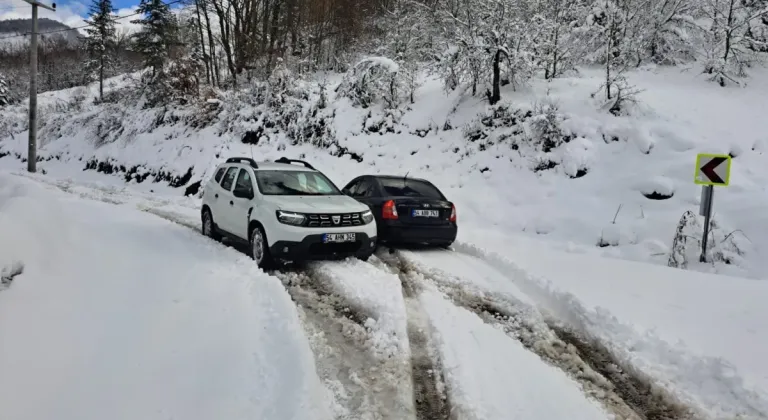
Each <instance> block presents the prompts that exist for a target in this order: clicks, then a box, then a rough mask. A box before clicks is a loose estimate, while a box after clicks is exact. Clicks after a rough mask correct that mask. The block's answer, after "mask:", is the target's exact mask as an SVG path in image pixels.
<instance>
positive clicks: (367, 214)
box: [360, 210, 373, 225]
mask: <svg viewBox="0 0 768 420" xmlns="http://www.w3.org/2000/svg"><path fill="white" fill-rule="evenodd" d="M360 217H362V218H363V223H364V224H366V225H367V224H368V223H371V222H372V221H373V213H371V211H370V210H366V211H364V212H362V213H361V214H360Z"/></svg>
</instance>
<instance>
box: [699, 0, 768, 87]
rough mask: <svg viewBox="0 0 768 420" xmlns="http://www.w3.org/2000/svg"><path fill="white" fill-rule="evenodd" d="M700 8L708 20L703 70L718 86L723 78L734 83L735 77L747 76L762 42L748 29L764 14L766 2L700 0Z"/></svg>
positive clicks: (763, 44)
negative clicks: (708, 28) (701, 4)
mask: <svg viewBox="0 0 768 420" xmlns="http://www.w3.org/2000/svg"><path fill="white" fill-rule="evenodd" d="M702 11H703V13H704V15H705V16H707V18H708V19H709V20H710V21H711V22H712V26H711V28H710V30H709V31H708V32H707V33H706V50H705V54H706V59H707V62H706V63H705V71H706V72H707V73H709V74H711V75H712V77H711V80H713V81H716V82H717V83H719V84H720V85H721V86H725V85H726V83H727V82H726V81H731V82H733V83H735V84H738V83H739V82H738V81H737V79H738V78H740V77H745V76H747V68H749V67H750V66H752V65H753V64H755V63H756V62H758V61H761V59H762V57H761V56H760V55H759V51H760V47H766V45H765V43H764V42H762V41H760V40H759V39H755V38H754V31H752V30H751V29H752V28H753V27H755V26H757V25H760V24H762V23H763V18H764V17H766V16H768V5H766V4H765V3H762V4H761V3H757V2H751V1H742V0H704V2H703V6H702ZM756 47H757V48H756Z"/></svg>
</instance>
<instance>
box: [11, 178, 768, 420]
mask: <svg viewBox="0 0 768 420" xmlns="http://www.w3.org/2000/svg"><path fill="white" fill-rule="evenodd" d="M0 177H1V178H0V232H2V235H3V236H2V237H0V269H3V270H4V272H3V275H4V277H3V278H10V276H8V275H6V272H7V273H11V272H14V271H19V270H18V266H19V265H18V263H16V264H15V265H14V262H16V261H20V262H22V263H23V272H22V273H21V274H18V273H17V274H18V275H15V276H13V278H12V279H11V280H9V281H7V282H5V283H4V284H5V285H4V286H2V287H0V372H2V373H3V375H0V418H2V419H5V418H10V419H15V418H25V419H27V418H28V419H32V420H37V419H41V420H42V419H48V418H53V417H55V418H63V419H75V418H77V419H90V418H94V419H95V418H105V417H110V418H126V419H128V418H143V419H153V418H158V419H159V418H169V417H172V416H177V417H178V418H185V419H196V418H200V419H203V418H206V419H208V418H225V417H226V418H261V419H267V420H272V419H275V420H283V419H294V418H295V419H325V418H335V419H361V420H379V419H392V420H406V419H413V420H425V419H448V418H451V419H453V418H456V419H466V420H502V419H503V420H507V419H509V420H518V419H519V420H525V419H532V418H535V419H542V420H549V419H563V418H569V419H609V418H622V419H633V420H634V419H638V420H639V419H654V420H665V419H669V420H671V419H696V420H699V419H707V418H708V416H707V412H706V411H699V410H698V409H701V408H702V407H705V408H706V407H707V404H708V403H707V402H704V403H702V404H701V406H700V407H696V409H693V408H691V407H688V406H685V405H683V404H682V403H680V402H679V400H678V399H677V398H676V397H673V396H672V394H674V392H672V393H669V392H668V391H669V390H670V387H669V386H667V387H665V388H660V387H657V386H655V385H657V384H655V385H652V383H651V382H653V381H652V380H650V379H649V378H647V377H646V376H644V375H641V374H639V373H638V372H637V371H635V370H634V369H632V366H630V365H627V364H626V360H619V359H617V358H616V357H615V355H614V353H615V352H614V351H613V350H615V348H614V346H611V345H609V344H611V343H600V342H596V341H594V340H593V339H592V337H594V336H598V337H600V338H603V339H606V337H608V339H610V336H607V335H600V334H593V335H592V336H591V337H587V336H585V335H583V333H584V332H585V331H587V330H586V329H574V328H572V327H573V324H571V325H568V324H564V323H561V322H559V321H558V320H557V319H553V318H551V313H549V312H547V313H546V314H545V313H544V312H541V311H540V310H541V309H542V307H547V305H545V303H547V302H546V298H547V296H545V295H544V294H542V291H541V290H539V289H536V288H532V287H530V286H531V284H532V283H531V280H530V279H529V278H527V277H526V278H522V277H525V275H526V274H525V273H523V272H521V271H520V270H519V269H518V268H516V266H513V265H505V264H501V263H499V261H497V260H495V259H494V258H492V257H491V256H490V254H487V253H483V252H480V251H479V250H478V249H475V248H472V247H471V246H468V245H465V244H458V245H457V247H456V249H454V250H453V251H445V250H440V251H397V252H394V253H391V254H390V253H388V252H387V250H385V249H383V250H380V251H379V252H377V254H376V255H375V256H374V257H372V258H371V260H370V261H369V262H367V263H366V262H361V261H357V260H354V259H350V260H346V261H340V262H317V263H309V264H306V265H305V266H302V267H296V268H294V269H290V270H284V271H280V272H271V273H263V272H262V271H261V270H259V269H257V268H256V266H255V265H254V264H253V263H252V262H251V261H250V260H249V259H248V258H247V257H246V256H245V255H243V254H241V253H239V252H238V251H237V250H235V249H231V248H227V247H225V246H223V245H222V244H217V243H214V242H211V241H210V240H208V239H207V238H204V237H202V235H200V234H199V233H198V232H199V216H198V211H199V210H198V203H196V202H195V201H194V200H192V199H187V198H178V199H177V198H173V197H163V196H157V195H152V194H141V193H137V192H135V191H131V190H129V189H126V188H119V187H105V186H103V185H97V184H91V185H83V184H76V183H73V182H71V181H58V180H54V179H51V178H47V177H44V176H38V175H32V176H29V175H25V174H17V175H3V174H0ZM6 238H13V239H12V240H5V239H6ZM3 288H5V289H6V290H3ZM584 293H586V292H584ZM547 309H551V308H547ZM590 332H591V331H590ZM51 349H55V351H52V350H51ZM609 349H610V350H609ZM665 385H670V383H665ZM674 385H675V383H674V382H672V383H671V385H670V386H672V387H673V388H674ZM62 389H63V390H65V392H62V391H61V390H62ZM673 390H674V389H673ZM713 398H715V397H713ZM756 398H757V399H752V400H749V401H750V402H751V406H747V407H746V408H744V409H743V410H741V411H740V412H741V413H742V414H745V416H744V417H742V418H744V419H753V418H754V419H760V418H762V417H761V416H762V411H761V410H762V409H763V408H762V407H761V406H760V404H761V401H762V400H760V398H759V397H756ZM553 401H556V403H553ZM686 402H688V401H686ZM699 402H701V401H699ZM711 403H712V402H711V401H709V404H711ZM727 408H729V410H730V409H731V408H733V407H727ZM693 410H696V411H693ZM736 411H738V410H736V409H733V410H731V411H729V413H732V412H736ZM21 413H23V414H24V415H23V416H22V415H21ZM614 416H615V417H614ZM723 418H726V417H723ZM727 418H731V417H727Z"/></svg>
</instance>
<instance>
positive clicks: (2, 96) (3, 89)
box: [0, 73, 11, 106]
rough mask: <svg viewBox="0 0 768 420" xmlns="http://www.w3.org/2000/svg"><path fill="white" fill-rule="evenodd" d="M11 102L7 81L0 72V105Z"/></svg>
mask: <svg viewBox="0 0 768 420" xmlns="http://www.w3.org/2000/svg"><path fill="white" fill-rule="evenodd" d="M10 104H11V91H10V89H8V82H7V81H6V80H5V77H4V76H3V74H2V73H0V106H6V105H10Z"/></svg>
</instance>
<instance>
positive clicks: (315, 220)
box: [307, 213, 363, 227]
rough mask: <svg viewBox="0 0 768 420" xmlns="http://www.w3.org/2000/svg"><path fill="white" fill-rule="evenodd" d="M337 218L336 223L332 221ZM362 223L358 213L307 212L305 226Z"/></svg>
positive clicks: (357, 224)
mask: <svg viewBox="0 0 768 420" xmlns="http://www.w3.org/2000/svg"><path fill="white" fill-rule="evenodd" d="M336 220H338V223H334V222H335V221H336ZM362 224H363V218H362V216H361V215H360V213H338V214H330V213H328V214H308V215H307V227H343V226H360V225H362Z"/></svg>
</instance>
